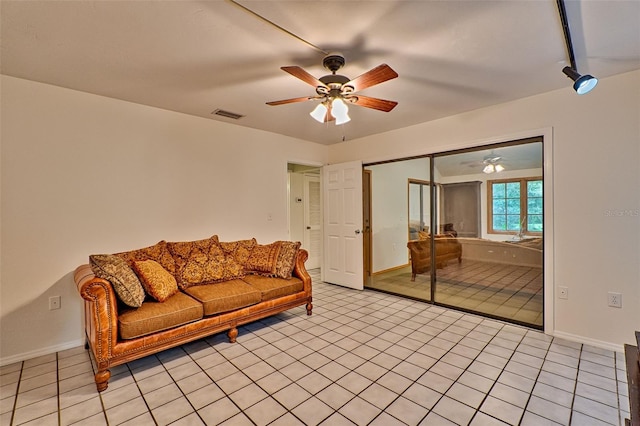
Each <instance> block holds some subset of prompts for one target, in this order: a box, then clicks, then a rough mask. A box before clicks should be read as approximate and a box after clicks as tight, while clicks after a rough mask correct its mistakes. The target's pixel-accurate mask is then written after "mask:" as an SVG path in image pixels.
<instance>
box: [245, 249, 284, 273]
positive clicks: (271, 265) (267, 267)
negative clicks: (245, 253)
mask: <svg viewBox="0 0 640 426" xmlns="http://www.w3.org/2000/svg"><path fill="white" fill-rule="evenodd" d="M281 246H282V242H280V241H276V242H275V243H271V244H267V245H261V244H256V245H255V247H254V248H253V250H251V254H250V255H249V258H248V259H247V263H246V264H245V270H246V271H247V272H253V273H259V274H264V275H271V276H273V275H275V273H276V260H277V259H278V254H279V253H280V248H281Z"/></svg>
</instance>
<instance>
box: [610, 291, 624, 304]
mask: <svg viewBox="0 0 640 426" xmlns="http://www.w3.org/2000/svg"><path fill="white" fill-rule="evenodd" d="M607 300H608V301H609V306H612V307H614V308H622V293H614V292H612V291H610V292H609V293H607Z"/></svg>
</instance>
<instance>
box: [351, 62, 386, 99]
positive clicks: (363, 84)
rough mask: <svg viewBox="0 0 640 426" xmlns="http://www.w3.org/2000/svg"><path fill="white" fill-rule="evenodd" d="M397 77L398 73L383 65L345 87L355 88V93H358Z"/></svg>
mask: <svg viewBox="0 0 640 426" xmlns="http://www.w3.org/2000/svg"><path fill="white" fill-rule="evenodd" d="M397 76H398V73H397V72H395V71H394V70H393V69H392V68H391V67H390V66H389V65H387V64H382V65H378V66H377V67H375V68H373V69H372V70H369V71H367V72H365V73H364V74H362V75H361V76H359V77H356V78H354V79H353V80H351V81H349V82H347V83H345V84H344V86H350V87H353V91H354V92H358V91H360V90H363V89H366V88H367V87H371V86H375V85H376V84H380V83H383V82H385V81H387V80H392V79H394V78H396V77H397Z"/></svg>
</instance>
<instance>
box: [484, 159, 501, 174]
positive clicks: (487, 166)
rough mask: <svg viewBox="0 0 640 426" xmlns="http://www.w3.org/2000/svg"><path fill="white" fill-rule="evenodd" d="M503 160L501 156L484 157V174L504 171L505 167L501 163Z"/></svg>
mask: <svg viewBox="0 0 640 426" xmlns="http://www.w3.org/2000/svg"><path fill="white" fill-rule="evenodd" d="M501 159H502V157H500V156H499V155H488V156H486V157H484V160H483V161H482V164H484V168H483V169H482V172H483V173H487V174H489V173H500V172H501V171H503V170H504V166H503V165H502V164H500V163H499V161H500V160H501Z"/></svg>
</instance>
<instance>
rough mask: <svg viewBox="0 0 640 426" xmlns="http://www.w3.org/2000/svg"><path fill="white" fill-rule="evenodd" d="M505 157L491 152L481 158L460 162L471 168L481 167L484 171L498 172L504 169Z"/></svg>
mask: <svg viewBox="0 0 640 426" xmlns="http://www.w3.org/2000/svg"><path fill="white" fill-rule="evenodd" d="M504 160H505V158H504V157H503V156H501V155H498V154H495V153H493V152H492V153H491V154H489V155H485V156H484V158H483V159H482V160H472V161H463V162H461V163H460V164H461V165H466V166H468V167H471V168H477V167H482V171H483V172H484V173H495V172H497V173H500V172H501V171H503V170H504V166H503V164H502V163H503V162H504Z"/></svg>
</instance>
